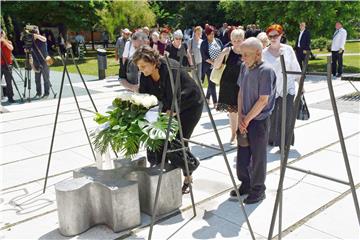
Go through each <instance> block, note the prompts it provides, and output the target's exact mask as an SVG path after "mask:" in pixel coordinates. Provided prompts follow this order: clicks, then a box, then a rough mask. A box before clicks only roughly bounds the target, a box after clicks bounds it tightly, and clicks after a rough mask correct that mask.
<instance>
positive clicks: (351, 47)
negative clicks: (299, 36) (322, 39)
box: [312, 42, 360, 54]
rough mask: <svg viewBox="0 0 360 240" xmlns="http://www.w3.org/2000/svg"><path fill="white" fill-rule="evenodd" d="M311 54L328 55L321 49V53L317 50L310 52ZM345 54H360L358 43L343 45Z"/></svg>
mask: <svg viewBox="0 0 360 240" xmlns="http://www.w3.org/2000/svg"><path fill="white" fill-rule="evenodd" d="M312 52H313V54H328V53H329V52H328V51H327V50H326V49H323V50H322V51H321V52H320V51H319V49H314V50H312ZM345 53H360V42H347V43H346V44H345Z"/></svg>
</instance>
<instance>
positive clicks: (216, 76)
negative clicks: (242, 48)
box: [210, 55, 228, 85]
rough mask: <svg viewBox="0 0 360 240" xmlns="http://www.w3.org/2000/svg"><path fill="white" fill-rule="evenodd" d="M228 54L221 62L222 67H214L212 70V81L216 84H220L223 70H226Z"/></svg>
mask: <svg viewBox="0 0 360 240" xmlns="http://www.w3.org/2000/svg"><path fill="white" fill-rule="evenodd" d="M227 57H228V55H226V56H225V58H224V61H223V63H222V64H221V67H219V68H213V69H212V70H211V74H210V81H212V82H213V83H215V84H216V85H219V84H220V81H221V77H222V75H223V72H224V70H225V67H226V60H227Z"/></svg>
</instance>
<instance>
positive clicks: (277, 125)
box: [269, 94, 296, 147]
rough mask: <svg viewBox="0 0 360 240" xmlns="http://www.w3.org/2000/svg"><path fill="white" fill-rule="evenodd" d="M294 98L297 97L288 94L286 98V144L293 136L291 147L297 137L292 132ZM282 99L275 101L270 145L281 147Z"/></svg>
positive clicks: (271, 120) (271, 121)
mask: <svg viewBox="0 0 360 240" xmlns="http://www.w3.org/2000/svg"><path fill="white" fill-rule="evenodd" d="M294 98H295V95H291V94H288V95H287V96H286V121H285V127H286V129H285V143H286V142H287V141H288V139H289V138H290V136H293V137H292V138H291V141H290V145H294V141H295V135H294V134H292V132H290V127H291V121H292V119H293V116H294V114H296V112H295V111H294ZM282 101H283V98H282V97H277V98H276V99H275V106H274V110H273V111H272V114H271V117H270V131H269V132H270V136H269V145H271V146H279V147H280V145H281V118H282Z"/></svg>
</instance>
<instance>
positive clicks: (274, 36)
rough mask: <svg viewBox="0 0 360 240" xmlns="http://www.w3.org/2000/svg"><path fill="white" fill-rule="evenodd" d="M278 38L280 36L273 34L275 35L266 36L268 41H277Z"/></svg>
mask: <svg viewBox="0 0 360 240" xmlns="http://www.w3.org/2000/svg"><path fill="white" fill-rule="evenodd" d="M279 36H280V34H275V35H268V38H269V39H277V38H278V37H279Z"/></svg>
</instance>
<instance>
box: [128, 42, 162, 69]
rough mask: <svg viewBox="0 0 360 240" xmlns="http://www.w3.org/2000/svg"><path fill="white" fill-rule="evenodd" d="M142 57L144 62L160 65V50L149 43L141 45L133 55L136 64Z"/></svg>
mask: <svg viewBox="0 0 360 240" xmlns="http://www.w3.org/2000/svg"><path fill="white" fill-rule="evenodd" d="M141 59H142V60H143V61H144V62H147V63H152V64H155V65H156V66H157V67H159V66H160V54H159V52H158V51H157V50H155V49H153V48H152V47H150V46H148V45H143V46H141V47H139V48H138V49H137V50H136V51H135V53H134V55H133V57H132V61H133V62H134V63H135V64H137V62H138V61H140V60H141Z"/></svg>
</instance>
